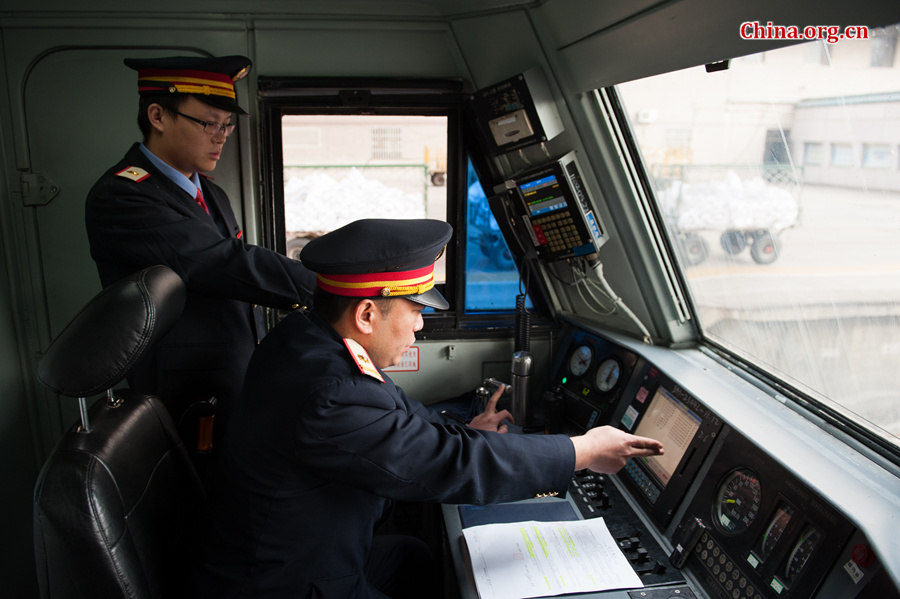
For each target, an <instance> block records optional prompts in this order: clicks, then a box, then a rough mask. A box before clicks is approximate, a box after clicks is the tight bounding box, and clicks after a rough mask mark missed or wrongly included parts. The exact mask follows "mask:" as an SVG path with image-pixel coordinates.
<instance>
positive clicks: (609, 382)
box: [594, 358, 622, 393]
mask: <svg viewBox="0 0 900 599" xmlns="http://www.w3.org/2000/svg"><path fill="white" fill-rule="evenodd" d="M621 375H622V366H621V365H620V364H619V361H618V360H616V359H615V358H606V359H605V360H603V361H602V362H600V365H599V366H597V374H596V375H595V376H594V387H596V388H597V391H600V392H601V393H606V392H607V391H611V390H612V388H613V387H615V386H616V383H618V382H619V377H620V376H621Z"/></svg>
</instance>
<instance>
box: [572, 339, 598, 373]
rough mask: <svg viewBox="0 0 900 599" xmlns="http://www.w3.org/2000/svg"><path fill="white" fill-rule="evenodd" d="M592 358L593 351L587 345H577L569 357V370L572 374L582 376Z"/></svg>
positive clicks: (589, 365)
mask: <svg viewBox="0 0 900 599" xmlns="http://www.w3.org/2000/svg"><path fill="white" fill-rule="evenodd" d="M593 359H594V351H593V350H592V349H591V348H590V346H589V345H579V346H578V347H576V348H575V351H573V352H572V355H571V356H570V357H569V372H570V373H572V376H584V373H585V372H587V370H588V368H590V367H591V360H593Z"/></svg>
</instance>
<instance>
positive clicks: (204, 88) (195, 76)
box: [125, 56, 252, 114]
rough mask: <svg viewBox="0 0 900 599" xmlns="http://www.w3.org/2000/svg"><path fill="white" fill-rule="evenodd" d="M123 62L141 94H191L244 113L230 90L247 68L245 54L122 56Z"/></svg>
mask: <svg viewBox="0 0 900 599" xmlns="http://www.w3.org/2000/svg"><path fill="white" fill-rule="evenodd" d="M125 64H126V65H127V66H129V67H131V68H132V69H134V70H136V71H137V72H138V93H139V94H140V95H142V96H149V95H166V94H192V95H194V96H196V97H197V99H198V100H201V101H203V102H206V103H207V104H209V105H211V106H215V107H216V108H221V109H222V110H227V111H229V112H236V113H238V114H247V113H246V112H245V111H244V109H243V108H241V107H240V105H238V103H237V95H236V94H235V92H234V82H235V81H239V80H241V79H243V78H244V77H245V76H246V75H247V73H248V72H249V71H250V67H251V65H252V63H251V62H250V59H249V58H247V57H246V56H220V57H214V58H202V57H198V56H170V57H167V58H126V59H125Z"/></svg>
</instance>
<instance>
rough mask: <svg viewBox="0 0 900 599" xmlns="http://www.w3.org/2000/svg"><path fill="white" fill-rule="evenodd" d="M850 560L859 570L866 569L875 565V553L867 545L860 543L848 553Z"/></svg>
mask: <svg viewBox="0 0 900 599" xmlns="http://www.w3.org/2000/svg"><path fill="white" fill-rule="evenodd" d="M850 559H852V560H853V561H854V562H855V563H856V565H857V566H859V567H860V568H868V567H869V566H871V565H872V564H874V563H875V552H874V551H872V548H871V547H869V546H868V545H865V544H863V543H860V544H859V545H857V546H856V547H854V548H853V551H851V552H850Z"/></svg>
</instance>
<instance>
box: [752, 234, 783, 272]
mask: <svg viewBox="0 0 900 599" xmlns="http://www.w3.org/2000/svg"><path fill="white" fill-rule="evenodd" d="M780 253H781V244H780V243H779V241H778V239H777V238H776V237H775V236H774V235H772V234H771V233H769V232H768V231H757V232H755V233H754V234H753V245H752V246H750V256H751V257H752V258H753V261H754V262H756V263H757V264H771V263H773V262H775V260H776V258H778V254H780Z"/></svg>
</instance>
